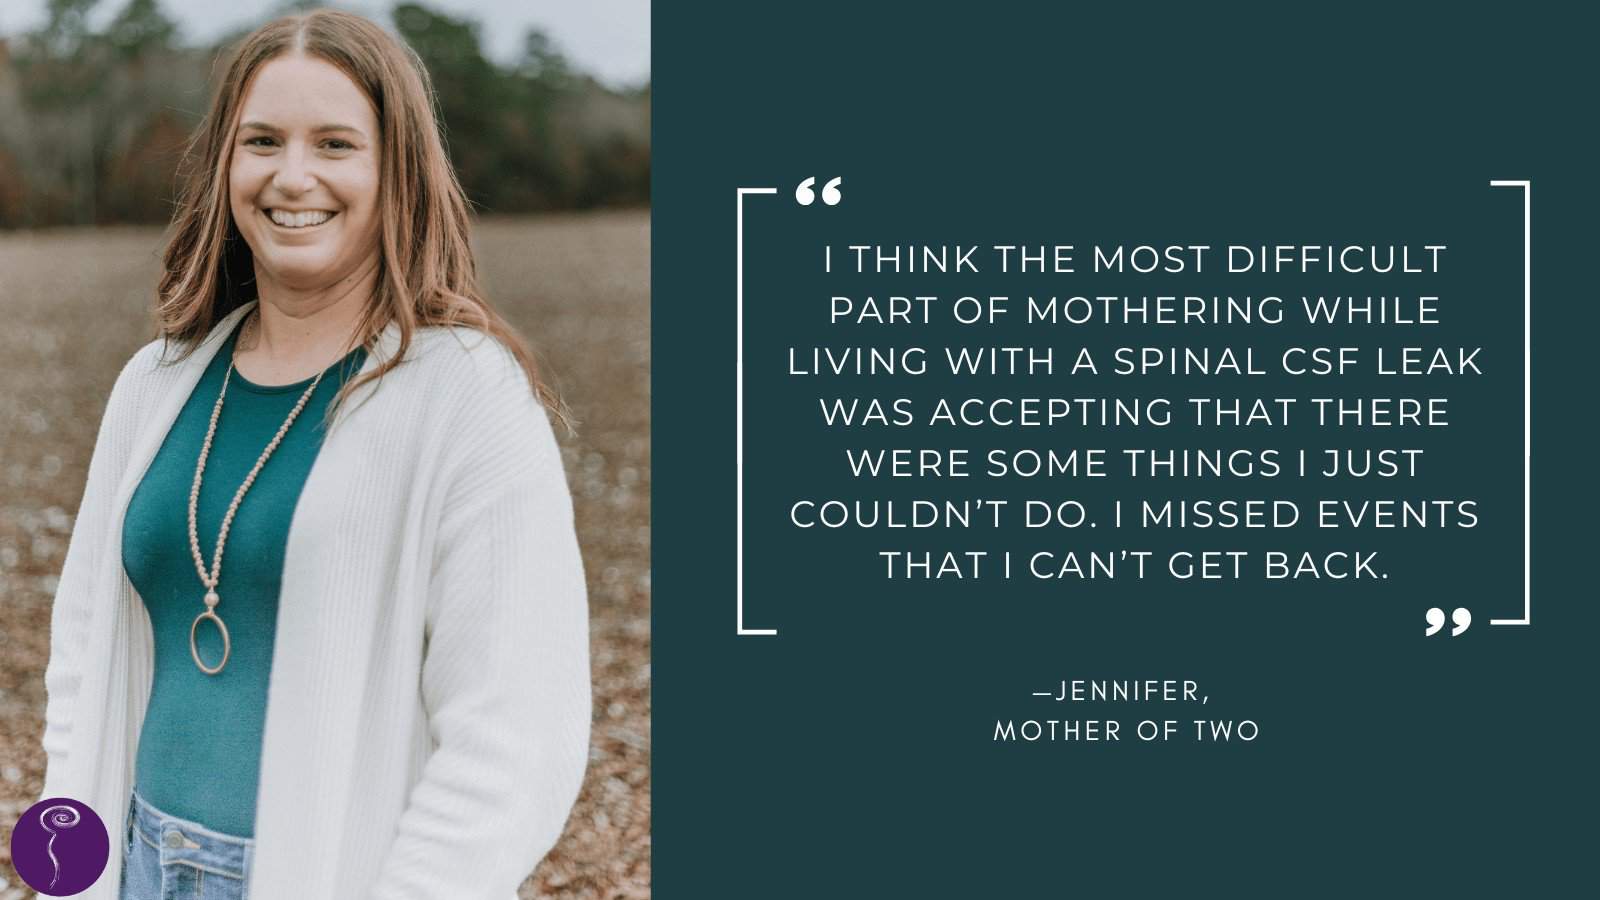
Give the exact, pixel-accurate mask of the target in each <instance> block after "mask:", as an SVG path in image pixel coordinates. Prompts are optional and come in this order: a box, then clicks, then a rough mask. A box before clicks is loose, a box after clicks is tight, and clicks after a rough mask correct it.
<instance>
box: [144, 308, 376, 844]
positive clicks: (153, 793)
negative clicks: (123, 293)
mask: <svg viewBox="0 0 1600 900" xmlns="http://www.w3.org/2000/svg"><path fill="white" fill-rule="evenodd" d="M247 318H248V317H246V319H247ZM241 321H244V320H241ZM237 338H238V330H237V329H235V331H234V333H233V334H231V335H229V336H228V338H227V340H226V341H225V342H224V343H223V345H222V347H221V349H220V350H218V351H217V355H216V358H215V359H213V360H212V361H211V364H210V365H209V366H208V367H207V368H206V371H205V374H204V375H202V376H201V378H200V382H199V384H198V385H196V387H195V389H194V393H193V394H191V395H190V396H189V399H188V400H187V401H186V402H185V403H184V407H183V410H182V411H181V412H180V413H179V414H178V418H177V420H176V421H175V422H174V423H173V425H172V430H171V431H169V432H168V433H167V437H166V440H165V442H164V443H162V445H161V450H160V451H159V452H158V453H157V454H156V456H155V459H154V460H153V461H152V462H151V464H150V468H149V469H148V470H147V471H146V472H145V476H144V480H143V481H141V482H140V483H139V486H138V489H137V490H135V491H134V493H133V498H132V499H131V500H130V501H129V503H128V510H127V515H126V517H125V520H124V524H123V530H122V563H123V567H124V568H125V569H126V570H127V573H128V580H129V581H130V582H132V583H133V586H134V589H135V590H137V591H138V593H139V596H140V597H141V598H142V599H143V600H144V605H145V609H146V610H147V611H148V612H149V614H150V625H151V628H152V629H153V631H154V636H155V678H154V684H153V686H152V688H151V692H150V704H149V708H148V710H147V711H146V713H145V718H144V728H143V731H142V732H141V734H140V738H139V753H138V759H137V762H136V769H135V775H134V784H135V786H136V788H137V790H138V791H139V794H140V796H142V797H144V798H145V799H146V800H147V801H149V802H150V803H151V804H152V805H154V806H155V807H156V808H158V809H160V810H162V811H164V812H166V813H168V814H171V815H174V816H178V817H180V818H184V819H189V820H191V821H194V822H197V823H199V824H201V825H204V826H205V827H207V828H209V829H211V830H213V831H220V832H222V833H224V834H230V835H236V836H239V837H250V838H253V837H254V836H255V814H256V785H257V777H258V775H259V774H260V762H261V735H262V729H263V727H264V726H265V724H266V708H267V683H268V676H269V675H270V673H271V670H272V647H273V642H274V637H275V633H274V632H275V626H276V623H277V618H278V590H279V585H280V584H281V581H282V576H283V555H284V548H285V546H286V544H287V543H288V537H289V521H290V518H291V517H292V516H293V514H294V508H295V503H296V501H297V500H298V499H299V497H300V490H301V488H302V487H304V486H305V481H306V476H307V475H308V474H309V473H310V471H311V464H312V463H313V462H314V461H315V460H316V456H317V452H318V451H319V450H320V449H321V447H322V438H323V431H324V429H323V425H322V416H323V413H324V411H325V410H326V408H327V406H328V402H329V401H330V400H332V399H333V396H334V395H335V394H336V393H338V390H339V387H340V385H341V384H343V383H344V380H348V379H349V378H352V377H354V375H355V374H356V373H357V372H359V371H360V369H361V365H362V363H363V362H364V361H365V360H366V350H365V349H363V348H360V347H357V348H356V349H355V350H353V351H351V352H350V354H349V355H347V356H346V357H345V358H344V359H342V360H340V361H339V362H336V363H334V364H333V365H331V366H329V367H328V369H327V370H326V371H325V372H324V374H323V377H322V381H321V383H319V384H318V385H317V389H316V392H315V393H314V394H312V396H311V399H309V400H308V401H306V405H305V407H304V408H303V409H301V410H300V415H299V416H297V417H296V418H295V421H294V424H293V425H292V426H290V428H289V430H288V432H287V433H285V434H284V437H283V440H282V441H281V442H280V443H279V444H278V448H277V449H276V450H274V451H273V453H272V456H271V457H270V458H268V460H267V462H266V464H265V465H264V466H262V467H261V472H260V474H258V475H257V476H256V480H255V482H254V483H252V484H251V486H250V490H249V491H247V492H245V495H244V499H243V500H242V501H240V504H239V510H238V512H236V513H235V514H234V517H233V523H232V525H230V526H229V528H228V541H227V544H226V546H225V547H224V548H223V554H222V569H221V574H220V577H219V579H218V582H217V595H218V596H219V597H220V598H221V600H220V602H219V603H218V604H217V609H216V612H217V615H218V616H220V617H221V618H222V621H223V623H224V624H226V625H227V626H228V637H229V639H230V641H231V644H232V646H231V649H230V651H229V654H228V662H227V665H226V666H225V667H224V668H223V670H222V671H221V672H219V673H217V674H215V675H207V674H206V673H204V672H202V671H200V669H199V668H198V667H197V666H196V665H195V662H194V658H193V657H192V656H191V654H190V651H189V626H190V623H192V622H193V621H194V618H195V616H197V615H199V614H200V613H202V612H204V611H205V608H206V607H205V600H204V597H205V593H206V589H205V585H204V584H203V583H202V582H201V581H200V574H199V572H198V571H197V570H196V567H195V561H194V555H193V553H192V551H191V550H190V545H189V518H188V516H189V491H190V489H191V488H192V486H193V485H194V470H195V464H196V463H197V462H198V461H199V458H200V447H201V445H202V444H203V443H204V442H205V436H206V428H207V426H208V425H209V424H210V421H211V410H212V408H213V407H214V406H215V404H216V402H217V394H218V392H219V391H220V390H221V388H222V379H223V375H224V374H225V373H226V372H227V370H228V367H229V363H230V362H231V361H232V359H233V346H234V342H235V340H236V339H237ZM310 385H311V379H310V378H307V379H306V380H304V381H301V382H299V383H297V384H286V385H275V386H271V387H267V386H262V385H257V384H252V383H251V382H249V381H248V380H246V379H245V378H243V377H242V376H241V375H240V374H239V372H238V371H237V370H235V371H234V372H233V373H232V375H230V376H229V378H228V395H227V398H226V399H225V400H224V401H223V406H222V414H221V415H220V416H219V417H218V419H217V430H216V434H215V435H214V436H213V437H212V439H211V452H210V454H209V455H208V456H207V457H206V467H205V473H204V475H203V479H204V480H203V482H202V484H201V488H200V499H199V502H198V504H197V506H196V510H195V524H196V537H197V540H198V541H199V544H200V554H201V558H202V559H203V560H204V561H205V567H206V571H207V572H208V573H209V572H210V571H211V563H212V558H213V554H214V553H215V552H216V547H217V532H218V531H219V530H221V527H222V517H223V516H224V515H225V514H226V513H227V510H228V505H229V504H230V503H232V502H233V496H234V493H235V492H237V491H238V489H239V485H240V484H242V483H244V479H245V476H246V475H248V474H249V473H250V469H251V468H253V467H254V466H255V464H256V460H257V459H259V458H260V456H261V451H263V450H265V449H266V447H267V444H268V443H269V442H270V441H271V440H272V436H273V435H274V434H276V433H277V431H278V429H279V428H280V427H282V425H283V421H284V419H286V418H288V416H289V410H291V409H292V408H294V404H295V403H296V402H297V401H298V400H299V399H300V395H301V394H302V393H304V392H305V389H306V388H307V387H309V386H310ZM195 643H196V645H197V646H198V648H199V651H200V658H201V660H203V661H204V662H205V664H206V665H207V666H208V667H215V666H216V665H217V663H218V662H220V661H221V660H222V635H221V633H220V632H219V631H218V630H217V627H216V623H215V622H213V621H211V620H210V619H207V620H206V621H204V622H201V623H200V626H199V628H198V630H197V632H196V635H195Z"/></svg>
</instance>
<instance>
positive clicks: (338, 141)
mask: <svg viewBox="0 0 1600 900" xmlns="http://www.w3.org/2000/svg"><path fill="white" fill-rule="evenodd" d="M240 118H242V119H243V120H244V121H242V122H241V123H240V125H239V129H238V136H237V139H236V141H235V146H234V147H233V151H232V158H233V162H232V165H231V167H230V168H229V171H228V193H229V196H228V200H229V206H230V209H231V211H232V213H233V221H234V223H235V225H236V227H237V228H238V229H239V233H240V235H242V236H243V238H244V241H245V243H246V244H248V245H249V246H250V248H251V255H252V257H253V261H254V264H255V275H256V285H257V287H256V289H257V291H258V293H260V294H262V295H278V296H284V297H292V296H296V295H301V294H320V295H322V296H326V297H328V298H329V300H331V304H330V305H331V306H341V305H342V306H343V309H344V314H343V315H342V316H340V317H339V318H340V319H342V320H344V322H343V324H344V327H345V330H346V331H347V332H351V331H353V330H354V327H355V321H354V316H355V315H357V314H359V313H360V312H361V307H362V305H363V304H362V303H361V302H360V301H361V300H362V298H365V297H370V296H371V295H372V292H373V287H374V285H375V283H376V282H377V277H378V261H379V258H380V257H379V254H378V252H377V251H378V235H379V227H380V220H379V217H378V181H379V177H378V146H377V144H376V142H375V141H374V140H373V139H372V135H376V134H377V133H378V116H377V111H376V110H375V109H373V107H372V102H371V101H370V100H368V99H367V97H366V95H365V94H363V93H362V91H361V89H360V88H359V87H357V86H356V84H355V82H353V81H351V80H350V78H349V77H348V76H346V75H345V74H344V72H342V71H340V70H339V69H338V67H336V66H334V65H333V64H331V63H329V62H327V61H326V60H323V59H319V58H317V57H314V56H307V55H305V54H304V53H303V52H302V53H291V54H287V55H284V56H280V57H278V58H276V59H273V60H272V61H270V62H268V63H267V64H266V65H264V66H262V67H261V68H260V69H259V70H257V72H256V73H255V75H254V76H252V78H251V80H250V85H249V87H248V89H247V90H246V92H245V96H244V103H243V105H242V107H241V109H240ZM350 298H354V302H351V300H350ZM268 309H269V310H270V309H271V305H270V304H269V306H268ZM291 316H292V314H291ZM277 318H278V317H276V316H273V315H271V314H270V313H269V314H267V315H264V316H263V319H262V325H263V337H264V340H263V341H261V342H255V341H247V342H246V343H247V344H249V346H245V347H241V348H240V353H239V355H238V356H237V357H236V359H235V362H234V364H235V366H236V367H237V368H238V370H239V371H240V373H241V374H248V375H249V377H251V379H252V380H256V381H264V382H267V383H273V384H276V383H279V382H292V381H296V380H299V379H300V378H303V377H307V376H309V375H311V374H314V373H315V372H316V371H317V370H318V368H319V366H318V363H319V362H320V361H321V360H322V359H323V358H325V357H326V356H328V355H329V354H328V353H327V352H326V351H325V350H323V351H322V352H320V353H319V355H318V356H317V358H315V359H311V360H308V361H304V362H302V361H301V360H297V359H294V358H284V357H279V358H274V354H273V353H272V352H271V345H272V344H273V343H275V341H274V340H273V332H274V331H277V330H281V329H282V328H283V327H284V326H285V325H287V324H288V323H287V322H283V323H281V324H280V322H278V321H274V320H275V319H277ZM280 340H281V338H280ZM351 340H352V341H353V340H354V337H353V335H352V337H351ZM348 349H349V347H348V346H346V347H343V348H341V351H343V350H348Z"/></svg>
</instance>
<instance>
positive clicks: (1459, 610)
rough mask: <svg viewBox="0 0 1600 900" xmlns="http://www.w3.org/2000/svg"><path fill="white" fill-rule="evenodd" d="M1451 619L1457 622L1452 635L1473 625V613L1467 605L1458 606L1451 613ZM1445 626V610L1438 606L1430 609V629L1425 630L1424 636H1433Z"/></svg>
mask: <svg viewBox="0 0 1600 900" xmlns="http://www.w3.org/2000/svg"><path fill="white" fill-rule="evenodd" d="M1450 620H1451V621H1453V622H1455V623H1456V627H1454V628H1452V629H1450V636H1451V637H1455V636H1456V635H1458V634H1460V633H1461V632H1463V631H1466V630H1467V629H1468V628H1470V627H1472V613H1471V612H1470V611H1468V610H1467V608H1466V607H1465V606H1458V607H1456V611H1455V612H1453V613H1451V614H1450ZM1443 627H1444V610H1442V609H1440V608H1439V607H1437V606H1435V607H1434V608H1433V609H1430V610H1428V630H1427V631H1425V632H1423V637H1432V636H1434V635H1436V634H1438V633H1439V629H1441V628H1443Z"/></svg>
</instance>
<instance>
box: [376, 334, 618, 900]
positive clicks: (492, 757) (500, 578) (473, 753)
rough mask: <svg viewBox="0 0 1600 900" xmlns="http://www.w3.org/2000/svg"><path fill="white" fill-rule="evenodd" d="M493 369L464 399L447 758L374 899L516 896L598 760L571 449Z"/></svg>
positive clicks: (447, 655)
mask: <svg viewBox="0 0 1600 900" xmlns="http://www.w3.org/2000/svg"><path fill="white" fill-rule="evenodd" d="M478 365H479V366H480V369H481V368H484V367H485V366H484V364H483V363H482V361H481V360H480V361H479V362H478ZM490 371H491V372H498V373H499V374H498V375H497V376H494V377H491V378H490V379H489V380H488V381H487V382H486V383H485V382H483V381H482V380H481V379H480V383H479V384H476V385H474V386H473V388H472V389H471V390H468V391H463V392H462V395H461V396H460V397H455V398H450V401H451V405H453V406H455V407H456V408H457V413H458V414H457V415H456V416H455V422H454V423H453V424H452V426H451V433H450V434H449V436H448V440H449V442H450V445H451V447H452V448H453V449H454V452H453V453H450V454H448V455H449V456H451V457H453V458H454V459H455V462H454V463H453V464H452V465H451V467H450V468H451V469H453V470H454V471H453V472H452V474H450V475H449V476H447V477H448V486H447V487H446V489H445V491H446V493H445V500H444V504H443V510H442V513H441V519H440V524H439V528H438V532H437V545H436V551H435V554H434V568H433V575H432V580H431V583H430V587H429V591H428V600H427V604H428V605H427V613H426V625H425V631H424V645H423V646H424V650H423V661H422V674H421V691H422V701H423V706H424V708H425V710H426V713H427V716H428V731H429V733H430V735H431V736H432V739H433V741H434V742H435V749H434V751H433V753H432V755H431V756H430V757H429V758H428V761H427V763H426V765H425V766H424V768H423V772H422V775H421V777H420V780H419V781H418V782H417V784H416V785H415V786H414V787H413V788H412V791H411V794H410V797H409V799H408V803H407V807H406V809H405V811H404V812H403V813H402V814H401V816H400V819H399V822H398V826H397V830H396V836H395V839H394V843H393V845H392V846H391V848H390V849H389V851H388V853H387V855H386V856H385V859H384V862H383V865H382V867H381V869H380V872H379V877H378V879H377V880H376V882H375V883H374V885H373V887H372V890H371V893H370V895H369V897H370V898H371V900H422V898H437V897H452V898H463V900H506V898H507V897H512V896H514V895H515V894H516V889H517V886H518V885H519V884H520V883H521V882H522V881H523V880H524V879H525V878H526V877H527V876H528V874H529V873H530V872H532V871H533V869H534V867H535V866H537V865H538V863H539V860H540V859H541V858H542V857H543V856H544V855H545V853H546V852H548V851H549V849H550V848H551V846H553V845H554V844H555V841H556V839H557V838H558V837H559V836H560V834H561V831H562V828H563V826H564V824H565V822H566V820H567V816H568V814H569V813H570V811H571V808H572V805H573V803H574V801H575V800H576V798H577V795H578V789H579V787H580V785H581V782H582V780H583V773H584V768H585V765H586V762H587V759H588V744H589V718H590V704H591V696H590V675H589V620H588V597H587V589H586V587H585V582H584V572H583V562H582V559H581V556H580V553H579V548H578V541H577V534H576V531H575V529H574V523H573V513H572V498H571V495H570V494H569V492H568V488H567V482H566V476H565V474H564V472H563V470H562V465H561V454H560V452H559V448H558V447H557V444H556V440H555V435H554V434H553V432H552V429H551V427H550V423H549V420H548V419H547V418H546V416H545V412H544V409H543V407H542V406H541V405H540V404H539V402H538V401H537V400H536V399H535V398H534V397H533V394H532V392H531V391H529V390H528V389H527V384H526V382H525V381H524V382H522V383H521V384H520V386H518V384H517V383H516V381H515V379H516V378H519V377H520V372H516V373H512V372H509V371H507V370H505V369H503V368H501V369H496V368H490ZM479 374H480V376H481V375H482V374H483V372H482V371H480V373H479Z"/></svg>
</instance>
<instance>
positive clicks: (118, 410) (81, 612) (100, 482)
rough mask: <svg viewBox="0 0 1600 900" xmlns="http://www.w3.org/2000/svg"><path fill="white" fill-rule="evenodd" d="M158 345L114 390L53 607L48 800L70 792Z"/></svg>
mask: <svg viewBox="0 0 1600 900" xmlns="http://www.w3.org/2000/svg"><path fill="white" fill-rule="evenodd" d="M156 343H157V342H152V343H150V344H147V345H145V347H144V348H143V349H141V350H140V351H139V352H137V353H135V354H134V355H133V357H132V358H131V359H130V360H129V361H128V362H127V364H126V365H124V366H123V368H122V372H121V373H120V374H119V375H118V376H117V381H116V384H115V385H114V386H113V387H112V388H111V397H110V399H109V400H107V401H106V408H105V412H104V413H103V414H102V415H101V417H100V428H99V432H98V434H97V435H96V437H95V442H94V450H93V454H92V455H91V456H90V459H89V475H88V478H87V480H86V481H85V483H84V488H83V498H82V500H80V501H79V503H78V514H77V516H76V517H75V518H74V520H73V524H72V536H71V537H70V538H68V540H67V556H66V560H65V561H64V562H63V564H62V566H61V575H60V577H59V579H58V580H57V582H56V594H55V599H54V601H53V602H52V603H51V606H50V660H49V662H48V663H46V665H45V670H44V686H45V698H46V699H45V709H44V734H43V736H42V737H41V738H40V744H41V745H42V746H43V747H44V752H45V776H44V792H43V793H42V794H41V795H40V798H41V799H43V798H47V797H52V796H57V795H59V794H60V793H61V792H62V789H61V787H60V779H61V775H62V772H63V770H64V768H65V764H66V762H67V751H68V748H69V746H70V745H71V740H72V708H73V704H74V701H75V700H76V699H77V696H78V687H79V685H80V684H81V682H82V680H83V678H82V666H81V659H82V652H83V647H84V645H85V643H86V642H87V641H88V630H89V620H90V617H91V615H92V613H93V611H94V600H95V597H94V596H93V594H92V592H93V589H94V578H95V573H96V572H98V571H99V565H100V560H101V558H102V556H103V555H104V549H105V548H104V547H103V546H102V544H103V543H104V541H105V540H106V539H107V537H108V535H107V534H106V531H107V525H108V522H109V521H110V518H111V513H112V510H111V506H112V503H113V498H114V495H115V494H116V490H117V481H118V478H119V476H120V475H121V474H122V470H123V468H124V467H125V466H126V465H127V460H128V456H129V454H130V453H131V451H132V446H133V437H134V423H136V422H137V421H138V416H137V414H136V411H135V409H134V407H135V406H136V401H137V397H136V396H135V395H136V393H137V386H136V382H137V381H138V378H139V376H140V375H141V374H142V371H143V365H144V360H145V359H146V357H147V356H148V355H149V352H150V351H151V350H152V349H153V348H154V347H155V346H156Z"/></svg>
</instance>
